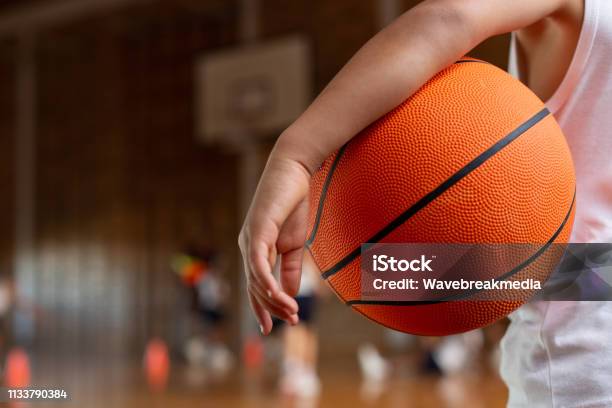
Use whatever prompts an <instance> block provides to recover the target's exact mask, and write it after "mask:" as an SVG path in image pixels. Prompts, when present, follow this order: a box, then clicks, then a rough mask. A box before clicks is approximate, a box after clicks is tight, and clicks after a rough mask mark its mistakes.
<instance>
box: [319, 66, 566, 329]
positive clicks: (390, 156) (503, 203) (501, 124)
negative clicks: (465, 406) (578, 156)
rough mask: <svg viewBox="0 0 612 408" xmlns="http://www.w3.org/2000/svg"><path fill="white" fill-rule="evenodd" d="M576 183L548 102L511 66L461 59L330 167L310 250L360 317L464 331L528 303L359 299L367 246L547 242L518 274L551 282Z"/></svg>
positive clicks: (324, 169)
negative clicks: (504, 67) (556, 247)
mask: <svg viewBox="0 0 612 408" xmlns="http://www.w3.org/2000/svg"><path fill="white" fill-rule="evenodd" d="M575 184H576V181H575V174H574V167H573V163H572V159H571V155H570V151H569V148H568V146H567V144H566V141H565V138H564V136H563V134H562V132H561V129H560V128H559V126H558V124H557V122H556V121H555V119H554V117H553V116H552V114H551V113H550V112H549V111H548V110H547V109H546V108H545V106H544V104H543V103H542V101H541V100H540V99H539V98H538V97H537V96H535V95H534V94H533V93H532V92H531V91H530V90H529V89H528V88H527V87H525V86H524V85H522V84H521V83H520V82H519V81H517V80H516V79H514V78H512V77H511V76H510V75H508V74H507V73H506V72H504V71H502V70H500V69H498V68H496V67H495V66H493V65H490V64H488V63H486V62H483V61H479V60H476V59H471V58H464V59H462V60H460V61H458V62H456V63H455V64H453V65H452V66H450V67H449V68H447V69H445V70H443V71H442V72H440V73H439V74H437V75H436V76H435V77H434V78H432V79H431V80H430V81H429V82H427V83H426V84H425V85H424V86H423V87H422V88H421V89H420V90H419V91H418V92H417V93H415V94H414V95H413V96H411V97H410V98H409V99H408V100H406V101H405V102H404V103H402V104H401V105H400V106H398V107H397V108H396V109H394V110H393V111H391V112H390V113H388V114H387V115H385V116H384V117H382V118H381V119H379V120H378V121H376V122H374V123H373V124H371V125H370V126H369V127H368V128H366V129H365V130H363V131H362V132H361V133H360V134H359V135H357V136H356V137H355V138H353V139H352V140H351V141H350V142H349V143H347V144H346V145H345V146H343V147H342V148H341V149H339V150H338V151H337V152H335V153H334V154H333V155H331V156H330V157H329V158H328V159H327V160H326V161H325V162H324V163H323V164H322V166H321V168H320V169H319V170H318V171H317V172H316V174H315V175H314V176H313V180H312V185H311V193H310V208H311V211H310V215H309V233H308V240H307V247H308V249H309V250H310V252H311V254H312V257H313V259H314V261H315V262H316V264H317V266H318V267H319V268H320V270H321V272H322V276H323V277H324V278H325V279H326V280H327V282H328V283H329V285H330V286H331V287H332V288H333V289H334V291H335V292H336V294H337V295H338V296H339V297H340V299H341V300H342V301H343V302H345V303H347V304H349V305H351V306H352V307H353V308H354V309H355V310H357V311H358V312H359V313H361V314H363V315H364V316H366V317H368V318H370V319H372V320H374V321H376V322H378V323H380V324H382V325H384V326H387V327H390V328H393V329H396V330H400V331H403V332H408V333H413V334H420V335H448V334H452V333H459V332H463V331H467V330H471V329H475V328H478V327H482V326H485V325H488V324H490V323H493V322H494V321H496V320H498V319H500V318H502V317H504V316H506V315H507V314H509V313H510V312H512V311H513V310H515V309H516V308H518V307H519V306H521V304H523V302H524V301H523V300H503V299H501V300H482V301H479V300H478V298H475V299H468V300H461V301H441V302H432V303H430V304H419V303H413V302H406V303H404V304H402V303H393V304H384V302H383V303H376V302H368V301H363V299H362V298H361V286H360V282H361V269H360V267H361V259H360V258H361V252H360V246H361V244H362V243H500V244H506V243H532V244H538V245H540V244H541V248H540V250H539V251H537V253H535V254H534V255H533V257H532V259H529V262H524V264H525V265H524V267H521V269H520V270H519V271H518V273H517V274H516V276H515V278H519V277H525V276H531V275H530V274H538V276H539V277H543V278H546V277H547V276H548V274H550V272H551V270H552V268H553V267H554V265H556V263H557V262H558V260H559V257H560V252H559V251H549V250H548V248H552V247H553V246H554V245H553V244H557V243H565V242H567V241H568V239H569V236H570V233H571V228H572V223H573V215H574V202H575ZM518 261H520V260H518Z"/></svg>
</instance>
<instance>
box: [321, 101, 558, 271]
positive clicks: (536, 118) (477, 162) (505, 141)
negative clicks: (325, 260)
mask: <svg viewBox="0 0 612 408" xmlns="http://www.w3.org/2000/svg"><path fill="white" fill-rule="evenodd" d="M549 114H550V112H549V111H548V109H546V108H544V109H542V110H541V111H539V112H538V113H536V114H535V115H533V116H532V117H531V118H529V119H528V120H527V121H525V122H524V123H523V124H521V125H520V126H519V127H517V128H516V129H514V130H513V131H512V132H510V133H509V134H507V135H506V136H504V137H503V138H502V139H501V140H499V141H498V142H497V143H495V144H494V145H493V146H491V147H489V148H488V149H487V150H485V151H484V152H482V153H481V154H480V155H478V156H477V157H476V158H475V159H473V160H472V161H471V162H469V163H468V164H466V165H465V166H464V167H463V168H462V169H460V170H459V171H457V172H456V173H455V174H453V175H452V176H450V177H449V178H448V179H446V181H444V182H443V183H442V184H440V185H439V186H438V187H436V188H435V189H434V190H432V191H430V192H429V193H427V194H426V195H424V196H423V197H422V198H421V199H420V200H419V201H417V202H416V203H415V204H414V205H412V206H411V207H410V208H408V209H407V210H406V211H404V212H403V213H402V214H400V215H399V216H398V217H397V218H395V219H394V220H393V221H391V222H390V223H389V224H387V225H386V226H385V227H384V228H383V229H381V230H380V231H378V232H377V233H376V234H375V235H374V236H372V237H370V238H369V239H368V240H367V241H366V242H367V244H365V245H368V244H375V243H377V242H379V241H380V240H381V239H383V238H384V237H386V236H387V235H389V234H390V233H391V232H393V230H395V229H396V228H397V227H399V226H401V225H402V224H403V223H404V222H406V220H408V219H409V218H411V217H412V216H413V215H415V214H416V213H417V212H419V211H420V210H422V209H423V208H425V206H427V205H428V204H429V203H431V202H432V201H434V200H435V199H436V198H438V197H439V196H441V195H442V194H443V193H444V192H445V191H446V190H448V189H449V188H451V187H452V186H454V185H455V184H457V183H458V182H459V181H460V180H462V179H463V178H464V177H466V176H467V175H468V174H470V173H471V172H473V171H474V170H476V169H477V168H478V167H480V166H481V165H482V164H483V163H484V162H486V161H487V160H489V159H490V158H491V157H493V156H494V155H495V154H497V153H498V152H500V151H501V150H502V149H503V148H504V147H506V146H508V145H509V144H510V143H512V142H513V141H514V140H516V139H517V138H518V137H519V136H521V135H522V134H523V133H525V132H526V131H528V130H529V129H531V128H532V127H533V126H535V125H536V124H538V123H539V122H540V121H541V120H542V119H544V118H545V117H546V116H548V115H549ZM360 253H361V246H358V247H357V248H355V249H354V250H353V251H351V252H350V253H349V254H348V255H346V256H345V257H344V258H343V259H342V260H340V261H339V262H338V263H336V264H335V265H334V266H332V267H331V268H330V269H328V270H327V271H325V272H323V273H322V274H321V276H322V277H323V279H327V278H329V277H330V276H332V275H333V274H335V273H337V272H338V271H340V270H341V269H342V268H344V267H345V266H346V265H348V264H349V263H351V262H352V261H353V260H354V259H355V258H357V257H358V256H359V254H360Z"/></svg>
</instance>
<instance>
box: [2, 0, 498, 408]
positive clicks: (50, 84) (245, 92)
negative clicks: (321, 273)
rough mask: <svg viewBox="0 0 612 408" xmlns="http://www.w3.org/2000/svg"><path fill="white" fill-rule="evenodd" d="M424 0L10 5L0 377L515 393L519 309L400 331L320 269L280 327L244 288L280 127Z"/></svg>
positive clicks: (122, 401)
mask: <svg viewBox="0 0 612 408" xmlns="http://www.w3.org/2000/svg"><path fill="white" fill-rule="evenodd" d="M416 3H418V2H417V1H414V0H329V1H311V0H292V1H283V0H231V1H228V0H176V1H161V0H4V1H2V2H1V3H0V78H1V79H2V86H1V87H0V197H2V199H1V200H0V228H2V231H3V232H4V233H3V234H2V235H0V366H1V371H0V374H1V375H0V378H2V381H3V386H5V387H9V388H11V387H21V388H28V387H33V388H45V389H61V390H65V391H66V393H67V395H68V399H69V400H70V401H49V402H45V403H44V404H39V403H38V402H36V403H34V402H32V403H23V404H21V405H14V404H13V405H11V404H12V403H11V404H9V403H8V402H7V401H6V400H5V401H2V402H0V405H1V406H32V407H34V406H39V405H40V406H44V407H46V406H48V407H56V406H57V407H63V406H75V407H76V406H78V407H126V408H131V407H134V408H140V407H176V408H182V407H185V408H187V407H249V408H250V407H292V406H296V407H317V406H322V407H350V408H357V407H419V408H427V407H452V408H454V407H469V408H477V407H483V408H494V407H502V406H505V403H506V398H507V390H506V387H505V385H504V384H503V382H502V381H501V379H500V378H499V376H498V374H497V372H498V370H497V365H498V362H499V360H498V358H499V348H498V347H499V339H500V338H501V336H502V335H503V333H504V330H505V327H506V325H507V322H506V321H501V322H499V323H495V324H494V325H493V326H490V327H488V328H487V329H486V330H476V331H473V332H469V333H467V334H465V335H458V336H453V337H449V338H433V337H415V336H411V335H407V334H401V333H398V332H392V331H391V330H388V329H385V328H383V327H382V326H379V325H376V324H374V323H373V322H371V321H369V320H367V319H365V318H363V317H362V316H360V315H359V314H358V313H355V312H354V311H352V310H351V308H349V307H346V306H344V305H343V304H342V303H341V302H339V301H338V299H337V298H336V296H335V295H334V294H333V293H332V291H331V290H330V289H329V288H327V287H326V286H325V283H324V282H323V281H322V280H320V279H314V280H313V282H314V283H312V288H311V290H312V294H311V295H310V296H311V297H312V298H314V299H315V304H314V305H312V306H313V307H312V316H310V319H309V321H308V322H307V324H305V325H301V326H300V327H297V328H293V327H291V328H288V327H283V326H281V327H278V329H276V330H275V332H274V333H272V335H271V336H269V337H266V338H264V337H262V336H260V334H259V329H258V326H257V323H256V321H255V319H254V318H253V316H252V314H251V313H250V311H249V306H248V301H247V298H246V296H245V283H244V278H243V270H242V261H241V258H240V252H239V249H238V246H237V243H236V242H237V237H238V233H239V229H240V226H241V224H242V220H243V218H244V214H245V212H246V209H247V206H248V204H249V202H250V199H251V196H252V194H253V191H254V188H255V186H256V183H257V180H258V178H259V175H260V172H261V170H262V168H263V166H264V165H265V162H266V158H267V155H268V153H269V152H270V149H271V147H272V146H273V143H274V140H275V138H276V137H277V136H278V134H279V132H280V131H282V130H283V129H284V127H286V126H287V125H288V124H289V123H290V122H291V120H293V119H295V117H296V116H297V115H299V114H300V113H301V112H302V111H303V110H304V109H305V107H306V106H308V103H309V102H310V101H312V98H313V97H314V96H315V95H317V94H318V93H319V92H320V91H321V90H322V89H323V87H324V86H325V84H327V83H328V82H329V81H330V79H331V78H332V77H333V76H334V75H335V73H336V72H337V71H338V70H339V69H340V68H341V67H342V65H343V64H344V63H345V62H346V61H347V60H348V59H349V58H350V57H351V55H353V53H354V52H355V51H356V50H357V49H358V48H359V47H360V46H361V45H362V44H363V43H365V42H366V41H367V40H368V39H369V38H370V37H371V36H372V35H373V34H374V33H376V32H377V31H378V30H380V29H381V28H382V27H383V26H384V25H385V24H387V23H388V22H389V21H391V20H392V19H393V18H394V17H395V16H397V15H399V14H400V13H402V12H403V11H405V10H407V9H408V8H409V7H412V6H413V5H414V4H416ZM507 50H508V37H507V36H500V37H495V38H493V39H490V40H488V41H487V42H485V43H484V44H482V45H481V46H479V47H478V48H477V49H476V50H475V52H473V53H472V54H471V56H472V57H475V58H481V59H484V60H487V61H489V62H491V63H494V64H495V65H497V66H499V67H502V68H503V67H505V65H506V63H507V53H508V51H507ZM317 278H318V277H317ZM207 279H208V280H207ZM203 281H206V282H208V283H207V284H206V285H203V284H200V282H203ZM287 353H291V355H295V356H299V357H295V359H294V360H291V361H288V360H287V358H286V357H284V356H286V355H287ZM302 360H303V361H306V362H302ZM296 361H299V363H296ZM296 367H297V368H296ZM292 370H293V371H292ZM287 372H292V373H297V374H295V375H294V374H291V376H289V377H283V374H282V373H287ZM283 378H284V380H283ZM295 382H297V383H295ZM296 390H298V391H296ZM28 404H29V405H28Z"/></svg>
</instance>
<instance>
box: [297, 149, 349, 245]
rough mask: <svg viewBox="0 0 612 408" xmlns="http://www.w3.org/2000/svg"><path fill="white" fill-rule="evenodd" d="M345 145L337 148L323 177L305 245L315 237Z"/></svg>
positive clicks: (310, 242) (309, 243)
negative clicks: (323, 181)
mask: <svg viewBox="0 0 612 408" xmlns="http://www.w3.org/2000/svg"><path fill="white" fill-rule="evenodd" d="M346 146H348V143H346V144H345V145H344V146H342V147H341V148H340V150H338V154H336V157H335V158H334V162H333V163H332V165H331V167H330V168H329V173H327V177H326V178H325V183H324V184H323V189H322V190H321V197H320V198H319V206H318V207H317V215H316V217H315V223H314V226H313V227H312V232H311V233H310V238H308V240H307V241H306V246H309V245H311V244H312V243H313V241H314V239H315V236H316V235H317V230H318V229H319V223H320V222H321V216H322V215H323V204H324V203H325V197H326V196H327V190H328V189H329V185H330V183H331V180H332V176H333V175H334V172H335V171H336V167H338V163H340V158H341V157H342V155H343V154H344V151H345V150H346Z"/></svg>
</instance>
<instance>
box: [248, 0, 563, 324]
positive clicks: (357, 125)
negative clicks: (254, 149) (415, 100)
mask: <svg viewBox="0 0 612 408" xmlns="http://www.w3.org/2000/svg"><path fill="white" fill-rule="evenodd" d="M567 1H568V0H511V1H509V0H428V1H425V2H423V3H421V4H420V5H418V6H417V7H415V8H413V9H412V10H410V11H408V12H406V13H405V14H403V15H402V16H400V17H399V18H398V19H397V20H395V21H394V22H393V23H392V24H391V25H389V26H388V27H387V28H385V29H384V30H382V31H381V32H380V33H378V34H377V35H376V36H375V37H373V38H372V39H371V40H370V41H368V42H367V43H366V44H365V45H364V46H363V47H362V48H361V49H360V50H359V52H357V54H355V56H354V57H353V58H352V59H351V60H350V61H349V62H348V63H347V64H346V65H345V66H344V68H342V70H341V71H340V72H339V73H338V74H337V75H336V77H335V78H334V79H333V80H332V81H331V82H330V83H329V85H328V86H327V87H326V88H325V89H324V90H323V92H322V93H321V94H320V95H319V96H318V97H317V98H316V99H315V101H314V102H313V103H312V104H311V105H310V106H309V107H308V109H307V110H306V111H305V112H304V113H303V114H302V115H301V116H300V117H299V118H298V119H297V120H296V121H295V122H294V123H293V124H292V125H291V126H290V127H289V128H287V130H285V131H284V132H283V134H282V135H281V136H280V137H279V139H278V141H277V143H276V145H275V147H274V149H273V151H272V153H271V155H270V158H269V159H268V163H267V165H266V168H265V170H264V173H263V175H262V178H261V180H260V182H259V186H258V188H257V192H256V194H255V197H254V199H253V202H252V204H251V208H250V210H249V213H248V215H247V217H246V220H245V221H244V226H243V228H242V231H241V234H240V239H239V243H240V247H241V250H242V256H243V259H244V263H245V272H246V278H247V281H248V291H249V300H250V302H251V307H252V308H253V311H254V312H255V314H256V316H257V319H258V321H259V323H260V325H261V330H262V332H263V333H265V334H267V333H268V332H269V331H270V329H271V327H272V321H271V318H270V313H272V314H275V315H277V316H278V317H281V318H283V319H285V320H287V321H288V322H290V323H295V322H297V316H296V312H297V304H296V303H295V301H294V300H293V299H292V297H291V296H294V295H295V294H296V293H297V289H298V286H299V276H300V268H301V262H302V251H303V246H304V242H305V238H306V216H307V213H306V212H307V203H306V197H307V193H308V187H309V182H310V176H311V174H312V173H313V172H314V170H315V169H316V168H317V166H319V164H320V163H321V162H322V161H323V160H324V159H325V158H326V157H327V156H328V155H330V154H331V153H332V152H333V151H335V150H336V149H338V148H339V147H340V146H342V145H343V144H344V143H346V142H347V141H348V140H349V139H351V138H352V137H353V136H354V135H356V134H357V133H358V132H359V131H361V130H362V129H363V128H365V127H366V126H368V125H369V124H370V123H372V122H373V121H375V120H376V119H378V118H379V117H381V116H382V115H384V114H385V113H387V112H389V111H390V110H391V109H393V108H394V107H396V106H397V105H399V104H400V103H401V102H403V101H404V100H405V99H406V98H408V97H409V96H410V95H411V94H412V93H414V92H415V91H417V90H418V89H419V88H420V87H421V86H422V85H423V84H424V83H425V82H426V81H427V80H429V79H430V78H431V77H432V76H434V75H435V74H436V73H437V72H439V71H440V70H442V69H444V68H445V67H447V66H449V65H450V64H452V63H453V62H454V61H455V60H457V59H459V58H460V57H461V56H462V55H463V54H465V53H467V52H468V51H469V50H470V49H472V48H473V47H474V46H476V45H477V44H478V43H480V42H481V41H483V40H485V39H486V38H488V37H490V36H493V35H496V34H500V33H504V32H509V31H512V30H515V29H517V28H521V27H525V26H528V25H531V24H533V23H535V22H537V21H540V20H542V19H544V18H545V17H548V16H551V15H554V13H556V12H557V11H559V10H561V8H562V7H564V6H565V3H567ZM277 255H281V287H282V289H281V287H279V285H278V283H277V282H276V280H275V279H274V277H273V276H272V268H273V265H274V264H275V262H276V257H277Z"/></svg>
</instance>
